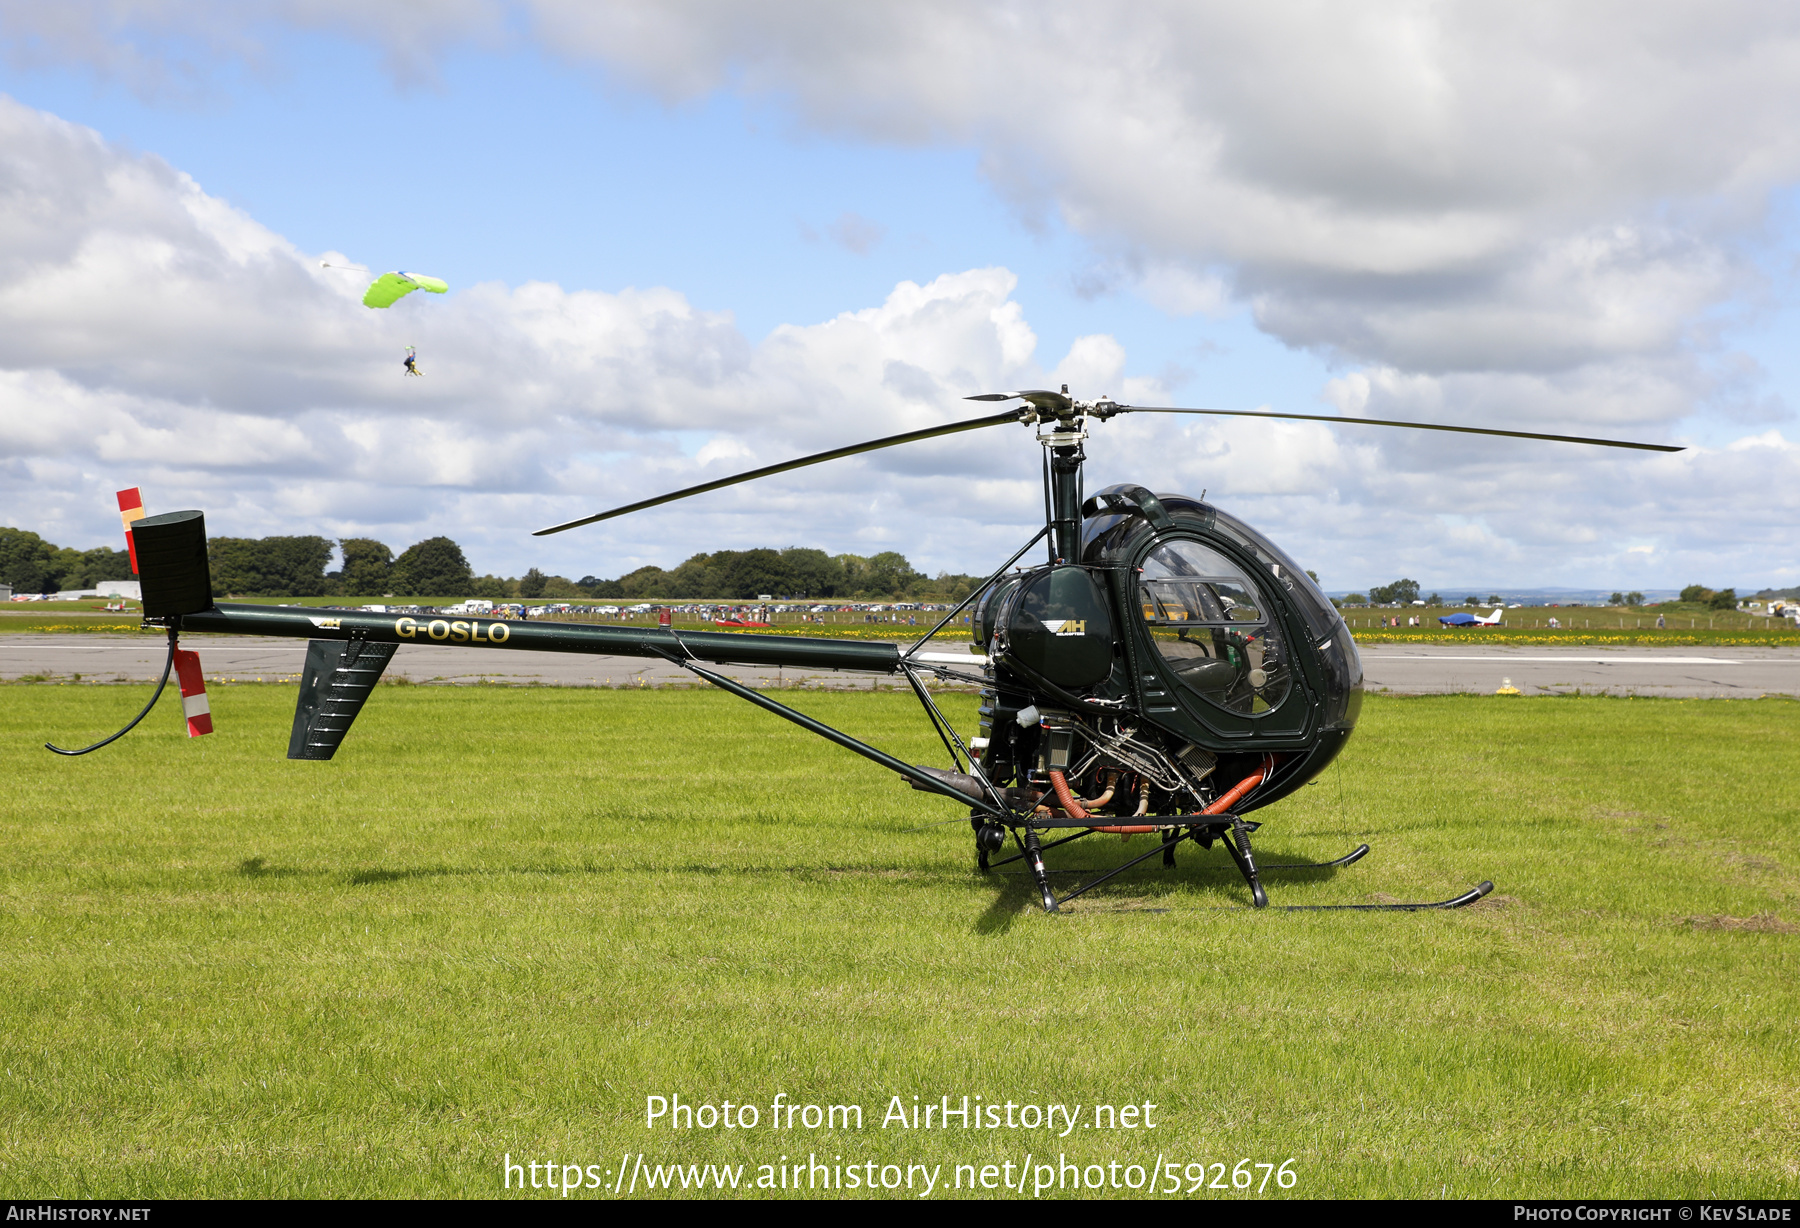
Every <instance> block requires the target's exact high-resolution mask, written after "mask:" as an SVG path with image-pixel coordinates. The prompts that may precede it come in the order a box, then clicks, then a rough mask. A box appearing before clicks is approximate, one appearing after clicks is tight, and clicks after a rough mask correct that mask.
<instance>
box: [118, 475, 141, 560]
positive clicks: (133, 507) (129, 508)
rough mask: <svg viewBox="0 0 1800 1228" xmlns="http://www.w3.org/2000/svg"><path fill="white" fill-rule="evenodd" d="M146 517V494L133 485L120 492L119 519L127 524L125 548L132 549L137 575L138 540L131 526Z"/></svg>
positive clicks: (132, 558)
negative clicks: (132, 535)
mask: <svg viewBox="0 0 1800 1228" xmlns="http://www.w3.org/2000/svg"><path fill="white" fill-rule="evenodd" d="M143 518H144V496H143V495H141V494H139V493H138V488H137V487H135V486H133V487H132V488H131V489H130V490H121V491H120V492H119V519H120V520H121V521H123V522H124V524H125V549H127V550H129V551H131V574H132V575H134V576H135V575H137V573H138V566H137V542H135V541H133V540H132V537H131V526H132V525H134V524H136V523H137V522H138V521H140V520H142V519H143Z"/></svg>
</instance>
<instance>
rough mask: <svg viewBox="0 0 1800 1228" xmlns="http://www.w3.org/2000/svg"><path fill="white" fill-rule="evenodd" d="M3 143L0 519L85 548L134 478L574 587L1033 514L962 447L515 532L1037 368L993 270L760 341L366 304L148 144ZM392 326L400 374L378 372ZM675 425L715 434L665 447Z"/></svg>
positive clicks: (645, 306)
mask: <svg viewBox="0 0 1800 1228" xmlns="http://www.w3.org/2000/svg"><path fill="white" fill-rule="evenodd" d="M0 149H3V150H4V151H5V153H4V155H0V197H3V198H4V199H5V200H6V201H7V202H8V207H7V209H6V210H5V212H4V213H0V216H4V217H6V218H8V219H9V221H10V224H9V225H8V226H7V227H6V228H5V229H4V230H0V516H3V517H4V518H5V519H7V520H8V521H10V522H12V523H15V524H21V525H28V526H30V527H32V528H35V529H38V530H39V531H41V532H43V533H45V534H46V536H49V537H50V538H51V539H52V540H57V541H63V542H78V543H83V544H91V543H92V542H93V541H94V540H96V539H98V540H110V539H111V538H112V536H113V533H114V530H113V527H112V516H111V513H110V512H109V510H108V509H109V499H110V494H111V491H112V490H114V489H117V488H119V487H123V486H128V485H142V486H143V487H144V488H145V490H146V493H147V495H148V496H149V497H150V500H151V503H152V505H153V506H155V507H161V508H168V507H170V506H173V505H197V506H201V507H204V508H206V510H207V511H208V515H209V522H210V524H211V527H212V529H213V531H214V532H217V533H226V534H233V535H238V534H243V535H261V534H265V533H278V532H299V531H307V532H325V533H329V534H340V533H349V532H357V533H361V532H371V533H375V534H376V535H378V536H386V537H388V538H390V539H393V540H392V544H396V545H405V544H406V543H407V542H408V541H410V540H416V539H417V538H419V537H423V536H427V535H429V534H431V533H437V532H449V533H450V534H451V535H452V536H455V537H457V538H459V540H465V541H467V542H469V543H470V544H471V546H472V547H474V548H475V549H476V550H477V560H476V561H477V563H478V565H482V566H490V567H495V568H502V569H507V570H511V571H515V572H516V571H518V570H522V569H523V567H524V566H527V565H530V564H531V563H533V562H538V563H553V564H554V566H555V568H556V569H558V570H565V571H574V573H575V574H577V575H579V574H582V573H583V572H588V571H591V572H595V573H598V574H613V573H615V572H618V571H623V570H626V569H628V568H627V567H625V566H624V565H623V564H622V563H621V562H620V561H619V560H620V559H623V560H625V561H627V562H631V561H634V560H643V559H645V558H646V556H647V557H649V558H651V559H654V560H655V561H660V562H663V563H672V562H674V561H677V560H676V558H675V557H672V555H674V554H676V553H678V552H680V551H682V550H685V549H686V547H684V546H681V545H678V544H676V543H684V542H696V543H698V545H697V546H696V547H695V548H700V547H709V548H718V547H720V546H725V545H740V546H741V545H752V544H769V543H770V542H771V541H773V540H775V539H776V538H786V537H804V538H805V539H806V540H807V541H809V542H818V543H820V544H827V545H830V546H832V547H833V548H834V549H854V548H856V547H857V546H858V543H861V542H881V543H883V544H884V545H885V544H887V543H889V542H892V541H895V540H900V539H906V540H908V541H911V540H913V539H915V538H916V539H917V540H918V541H920V542H921V543H922V544H920V545H917V546H915V547H913V553H915V554H916V556H917V559H918V561H920V562H923V563H926V564H928V565H929V564H931V563H932V562H933V561H934V560H935V561H936V562H937V563H938V564H939V565H948V564H950V563H952V562H960V561H961V560H962V558H963V557H964V556H965V555H967V554H969V553H971V549H970V546H971V543H974V542H980V543H983V544H985V543H986V541H987V539H988V538H989V537H990V536H995V535H997V537H998V538H999V539H1005V538H1006V537H1007V536H1008V535H1009V534H1011V533H1012V532H1013V531H1014V530H1013V529H1008V528H1006V527H1005V526H1007V525H1008V524H1012V525H1014V526H1015V527H1016V526H1021V525H1023V524H1025V523H1028V522H1029V521H1030V519H1031V517H1032V515H1033V514H1034V512H1035V509H1036V505H1037V504H1036V499H1035V498H1031V499H1026V500H1024V501H1022V502H1021V501H1018V500H1016V499H1010V498H1007V499H1003V498H1002V497H1001V493H1000V492H1002V491H1004V492H1005V493H1006V494H1008V495H1010V494H1012V493H1013V492H1012V491H1011V488H1010V486H1009V485H1008V484H1007V482H1006V481H1004V480H1002V481H1000V482H999V483H997V484H991V485H988V486H985V487H983V488H982V489H984V490H987V491H989V492H991V493H988V494H982V493H980V492H979V491H978V492H977V493H976V494H974V495H973V496H971V495H967V494H965V493H964V492H963V491H962V490H961V489H960V488H961V486H962V485H964V484H965V483H967V482H968V481H969V480H971V479H972V478H975V477H977V476H979V477H980V478H982V479H988V480H990V482H991V480H992V479H996V478H999V479H1005V478H1007V477H1009V476H1028V475H1029V474H1030V473H1031V471H1032V464H1033V461H1034V458H1033V457H1032V456H1030V455H1028V454H1027V453H1028V451H1029V445H1028V444H1027V443H1026V442H1025V441H1024V440H1023V439H1018V440H1014V439H1007V440H1006V441H1005V443H1004V444H1002V443H1001V442H1000V441H999V440H997V439H995V440H982V441H980V442H976V441H971V440H962V439H957V440H949V441H944V442H941V443H937V444H932V445H924V446H921V447H918V448H915V449H912V450H910V451H907V452H905V453H890V454H881V455H878V456H874V457H870V458H867V459H859V460H852V461H847V462H839V463H836V464H834V465H833V466H832V467H831V468H830V469H828V470H827V469H820V470H811V471H807V472H805V473H802V474H800V475H797V476H794V477H784V478H781V479H778V480H774V481H771V482H768V483H764V484H759V485H758V486H756V487H754V488H745V489H743V490H736V491H729V492H721V493H720V494H718V495H714V496H709V497H708V498H707V499H706V500H705V501H704V502H703V503H700V504H695V505H691V506H684V507H682V508H679V509H674V510H672V511H669V512H659V513H657V514H655V517H654V519H651V520H646V519H644V518H639V519H638V520H637V521H633V522H621V524H619V525H616V526H608V527H606V528H605V529H597V530H596V529H590V530H587V531H586V532H585V533H584V534H583V535H582V536H579V537H566V538H557V539H552V540H551V541H548V542H533V541H531V540H530V539H529V538H528V537H527V536H526V534H527V533H528V531H529V530H531V529H534V528H538V527H540V526H542V525H544V524H547V523H554V522H555V521H558V520H562V519H567V518H569V517H570V516H572V515H575V514H579V513H581V512H585V511H590V510H598V509H599V508H603V507H606V506H609V505H614V504H618V503H622V502H628V501H631V500H634V499H638V498H642V497H645V496H647V495H652V494H657V493H661V492H662V491H664V490H667V489H671V488H675V487H680V486H684V485H689V484H691V483H693V482H697V481H701V480H704V479H705V478H707V477H714V476H719V475H721V474H725V473H731V472H735V471H738V470H741V469H744V468H749V467H753V466H755V465H759V464H766V463H769V462H772V461H776V460H784V459H787V458H789V457H791V456H793V455H795V454H797V453H805V452H810V451H815V450H819V449H822V448H827V447H834V446H838V445H841V444H844V443H850V442H855V441H858V440H861V439H865V438H870V437H874V436H879V435H885V434H891V433H897V432H900V431H905V430H911V429H916V428H918V427H921V426H927V425H931V424H934V423H938V422H943V421H947V420H950V419H951V418H954V417H958V416H965V415H968V414H969V413H970V412H971V407H969V406H967V405H965V404H963V403H962V402H961V401H960V399H959V398H961V397H964V396H967V395H969V394H970V393H973V392H978V391H985V390H989V389H993V388H997V387H1002V388H1004V387H1013V386H1017V385H1020V384H1031V383H1041V382H1043V379H1044V375H1043V372H1042V371H1041V370H1039V369H1038V368H1037V367H1035V366H1034V365H1033V359H1034V354H1035V349H1036V338H1035V337H1034V336H1033V335H1032V333H1031V330H1030V328H1029V326H1028V325H1027V324H1026V323H1025V321H1024V319H1023V316H1022V314H1021V312H1020V310H1019V307H1018V304H1016V303H1014V302H1012V301H1011V300H1010V298H1009V296H1010V294H1011V292H1012V290H1013V286H1014V283H1015V278H1014V277H1013V275H1012V274H1011V273H1009V272H1007V271H1006V270H1004V269H975V270H970V271H968V272H964V273H957V274H947V275H944V276H941V277H938V278H936V279H934V280H932V281H930V282H928V283H925V284H923V285H921V284H916V283H912V282H903V283H901V284H900V285H898V286H896V287H895V288H894V290H893V292H892V293H891V294H890V295H889V296H888V297H887V299H886V301H885V302H883V303H882V304H880V305H879V306H874V307H869V308H865V309H863V310H859V311H853V312H846V313H844V314H842V315H839V316H837V317H836V318H834V319H831V320H827V321H824V322H822V323H819V324H814V325H784V326H782V327H780V328H777V329H776V330H774V332H773V333H772V334H771V335H770V336H769V337H768V338H767V339H765V340H764V341H763V342H762V343H761V344H759V345H752V344H751V343H750V342H749V341H748V340H746V339H745V338H744V336H743V335H742V333H741V332H740V331H739V330H738V329H737V327H736V326H735V324H734V323H733V322H732V320H731V318H730V317H729V315H725V314H719V313H708V312H702V311H699V310H697V309H696V308H694V307H693V306H692V305H691V304H690V303H689V302H688V301H687V300H686V299H685V298H684V297H683V296H682V295H681V294H679V293H678V292H676V291H673V290H668V289H661V288H653V289H646V290H626V291H622V292H620V293H618V294H604V293H597V292H588V291H581V292H571V291H566V290H563V289H562V288H561V287H558V286H554V285H549V284H544V283H529V284H526V285H522V286H518V287H511V288H509V287H506V286H501V285H491V284H490V285H478V286H468V287H462V286H458V287H454V288H453V290H452V292H451V293H450V294H449V295H448V296H445V297H442V298H439V297H437V296H427V295H423V294H416V295H412V296H409V297H408V298H405V299H402V300H401V301H400V302H399V303H398V304H396V305H395V306H394V307H393V308H390V309H388V310H386V311H371V310H369V309H367V308H364V307H363V306H361V304H360V302H359V301H358V300H359V296H360V294H361V291H362V287H363V284H364V281H365V280H366V277H365V276H352V275H349V274H344V273H339V272H336V271H334V270H328V269H322V268H320V263H321V259H322V258H323V259H329V260H330V262H331V263H334V264H343V263H349V262H350V258H349V257H346V256H344V255H343V254H341V253H323V254H318V255H315V254H313V253H304V252H300V251H298V250H297V249H295V248H294V247H293V246H292V245H291V244H290V243H288V242H287V241H286V240H284V239H282V238H281V237H280V236H279V235H276V234H274V233H272V232H270V231H269V230H267V229H266V228H264V227H262V226H261V225H259V224H258V223H257V222H255V221H254V220H253V219H251V218H249V217H247V216H245V215H244V214H242V213H241V212H238V211H236V210H233V209H231V208H229V207H227V206H225V205H223V204H222V203H221V202H219V201H217V200H216V199H214V198H212V197H209V196H208V195H207V194H206V193H205V192H204V191H203V190H202V189H201V188H200V187H199V186H198V185H196V184H195V183H194V182H193V181H192V180H191V179H189V178H188V177H187V176H185V175H182V174H181V173H179V172H178V171H176V170H174V169H173V168H171V167H169V166H167V165H166V164H164V163H163V162H161V161H160V160H158V159H156V158H154V157H142V156H135V155H132V154H129V153H126V152H124V151H121V150H119V149H117V148H115V147H113V146H111V145H108V144H107V143H106V142H104V141H102V140H101V139H99V138H98V137H97V136H96V135H95V134H94V133H92V132H90V131H87V130H85V129H82V128H79V127H77V126H75V125H72V124H68V123H65V122H63V121H61V120H58V119H56V118H54V117H52V116H48V115H44V114H42V113H39V112H36V111H33V110H31V109H29V108H26V107H23V106H20V105H19V104H17V103H15V102H12V101H10V100H6V99H3V98H0ZM407 344H415V345H417V346H418V348H419V353H420V363H421V366H422V367H423V368H424V370H425V372H426V374H425V377H424V378H423V379H409V378H406V377H404V376H403V375H402V373H401V368H400V363H399V359H400V356H401V354H402V351H403V349H404V347H405V346H406V345H407ZM1090 352H1092V353H1098V354H1101V355H1103V356H1104V362H1105V364H1107V365H1109V366H1110V367H1111V368H1112V369H1117V368H1118V366H1119V365H1120V363H1121V361H1122V353H1121V352H1120V351H1119V349H1118V346H1117V345H1116V343H1114V342H1112V341H1111V339H1110V338H1086V339H1084V340H1083V341H1082V343H1081V344H1080V345H1079V346H1078V347H1077V355H1076V358H1074V359H1071V361H1078V360H1079V359H1080V356H1081V355H1086V354H1088V353H1090ZM695 431H700V432H704V433H706V434H707V436H708V437H707V438H704V439H702V440H700V441H699V442H698V443H697V444H696V445H695V446H693V447H688V448H684V447H683V446H681V443H680V442H679V441H680V439H681V438H684V437H691V435H692V433H693V432H695ZM996 433H997V432H996ZM1007 445H1011V446H1010V447H1008V446H1007ZM946 475H948V476H946ZM920 506H928V507H930V508H932V509H933V511H932V512H931V514H929V515H926V516H923V517H921V516H920V515H918V513H917V510H916V509H917V508H918V507H920ZM756 509H766V510H768V511H769V512H771V513H776V514H780V516H781V519H779V520H771V519H769V518H767V517H762V518H758V517H751V516H745V515H744V513H745V512H747V511H752V510H756ZM933 543H935V544H933ZM779 544H789V543H788V542H786V541H783V542H781V543H779ZM607 555H611V556H614V557H610V558H609V557H604V556H607ZM979 557H980V556H978V558H979ZM633 565H635V562H633ZM975 565H979V562H977V563H976V564H975Z"/></svg>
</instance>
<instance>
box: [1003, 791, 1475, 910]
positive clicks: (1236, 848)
mask: <svg viewBox="0 0 1800 1228" xmlns="http://www.w3.org/2000/svg"><path fill="white" fill-rule="evenodd" d="M1040 826H1043V827H1063V826H1073V823H1072V822H1071V821H1070V820H1067V819H1062V820H1057V819H1051V820H1048V821H1042V822H1039V823H1030V824H1026V825H1024V833H1023V835H1021V834H1020V831H1019V829H1017V828H1014V829H1013V832H1012V837H1013V842H1014V843H1015V844H1017V845H1018V848H1019V851H1018V852H1017V853H1016V854H1014V855H1013V856H1011V857H1006V858H1002V859H1001V860H999V861H996V862H994V863H993V866H992V867H990V866H989V863H988V856H987V851H986V850H985V849H978V853H979V862H980V865H981V868H982V869H983V870H987V869H990V868H998V867H999V866H1003V865H1007V864H1008V863H1010V862H1014V861H1020V860H1023V861H1025V862H1026V863H1027V865H1028V866H1029V867H1030V869H1031V877H1032V879H1033V881H1034V882H1035V883H1036V886H1037V889H1038V894H1039V896H1040V898H1041V900H1042V902H1043V906H1044V911H1045V912H1057V911H1058V910H1060V909H1061V907H1062V906H1063V905H1064V904H1067V903H1068V902H1069V901H1070V900H1073V899H1075V898H1076V897H1077V896H1081V895H1085V894H1087V893H1088V892H1089V891H1092V890H1093V889H1094V888H1095V887H1098V886H1100V884H1102V883H1104V882H1107V881H1109V880H1111V879H1113V878H1116V877H1117V876H1119V875H1120V874H1123V873H1124V872H1125V871H1127V870H1129V869H1131V868H1132V867H1133V866H1135V865H1137V864H1138V863H1140V862H1144V861H1148V860H1149V859H1150V858H1152V857H1154V856H1156V855H1157V854H1158V853H1161V854H1162V857H1163V864H1164V865H1165V866H1172V865H1174V864H1175V847H1176V846H1177V845H1178V844H1180V843H1181V842H1182V841H1183V840H1192V841H1194V842H1195V843H1196V844H1199V845H1200V846H1201V847H1202V848H1210V847H1211V846H1212V842H1213V841H1214V840H1217V841H1219V843H1221V844H1223V845H1224V846H1225V851H1226V852H1227V853H1229V854H1230V855H1231V860H1232V861H1233V862H1234V863H1235V864H1236V865H1237V868H1238V872H1239V873H1241V874H1242V875H1243V876H1244V881H1245V882H1246V883H1247V884H1248V885H1249V887H1250V898H1251V901H1252V903H1253V904H1254V906H1255V907H1257V908H1267V907H1268V905H1269V897H1268V893H1267V892H1266V891H1264V890H1263V885H1262V876H1263V875H1264V874H1266V873H1269V872H1270V871H1273V870H1335V869H1339V868H1341V867H1343V866H1349V865H1354V864H1356V863H1357V862H1359V861H1361V860H1362V859H1363V858H1364V857H1367V856H1368V855H1369V846H1368V845H1366V844H1359V845H1357V846H1356V847H1355V848H1353V849H1351V850H1350V851H1349V852H1348V853H1345V854H1344V855H1343V856H1342V857H1339V858H1336V859H1335V860H1332V861H1306V862H1284V863H1281V864H1279V865H1270V866H1258V865H1257V864H1256V854H1255V852H1254V851H1253V850H1252V849H1251V846H1250V833H1251V832H1253V831H1255V830H1256V828H1257V826H1258V824H1256V823H1246V822H1245V821H1244V820H1243V819H1242V818H1240V817H1238V816H1237V815H1234V814H1222V815H1208V816H1206V821H1205V822H1203V823H1190V824H1182V825H1170V826H1168V827H1165V828H1163V829H1161V830H1163V831H1164V832H1165V833H1166V832H1173V833H1174V834H1173V835H1167V836H1165V838H1164V840H1163V841H1162V843H1161V844H1159V845H1157V846H1156V847H1155V848H1152V849H1150V850H1149V851H1148V852H1145V853H1140V854H1138V855H1137V856H1136V857H1133V858H1132V859H1131V860H1129V861H1126V862H1123V863H1121V864H1120V865H1117V866H1114V867H1113V868H1112V869H1110V870H1107V871H1106V872H1104V873H1103V874H1100V875H1099V876H1098V877H1096V878H1093V879H1091V880H1089V881H1088V882H1085V883H1083V884H1082V885H1081V886H1079V887H1077V888H1076V889H1075V890H1073V891H1071V892H1069V893H1068V894H1067V895H1065V896H1063V897H1061V898H1060V899H1059V898H1057V895H1056V893H1055V892H1054V891H1052V890H1051V889H1050V875H1051V874H1052V873H1073V871H1052V870H1047V869H1045V868H1044V851H1045V850H1046V849H1052V848H1055V847H1056V846H1057V845H1060V844H1068V843H1070V842H1071V841H1074V840H1079V839H1081V838H1082V837H1084V836H1091V835H1094V834H1095V831H1094V829H1093V828H1091V827H1084V828H1083V830H1081V831H1078V832H1076V833H1075V834H1074V835H1070V836H1064V837H1063V838H1062V839H1060V840H1052V841H1050V842H1049V843H1048V844H1046V843H1044V842H1042V841H1041V840H1040V839H1039V837H1038V830H1037V829H1038V828H1039V827H1040ZM1493 889H1494V884H1493V883H1492V882H1488V881H1485V880H1484V881H1483V882H1481V883H1479V884H1477V885H1476V886H1475V887H1473V888H1471V889H1470V890H1468V891H1465V892H1463V893H1462V894H1461V895H1458V896H1453V897H1452V898H1450V899H1448V900H1437V901H1433V902H1429V903H1418V904H1402V903H1394V904H1287V905H1282V906H1281V907H1282V910H1283V911H1284V912H1426V911H1430V910H1434V909H1450V908H1464V907H1466V906H1468V905H1470V904H1473V903H1474V902H1475V901H1476V900H1479V899H1480V898H1481V897H1482V896H1484V895H1486V894H1488V892H1490V891H1492V890H1493Z"/></svg>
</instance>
